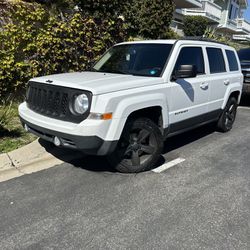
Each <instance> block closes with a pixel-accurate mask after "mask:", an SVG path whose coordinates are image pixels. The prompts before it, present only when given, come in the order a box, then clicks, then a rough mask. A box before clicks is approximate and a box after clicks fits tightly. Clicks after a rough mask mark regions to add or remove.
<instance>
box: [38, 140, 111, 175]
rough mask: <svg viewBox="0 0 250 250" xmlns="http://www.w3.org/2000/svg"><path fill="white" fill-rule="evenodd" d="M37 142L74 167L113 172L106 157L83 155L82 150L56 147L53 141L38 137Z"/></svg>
mask: <svg viewBox="0 0 250 250" xmlns="http://www.w3.org/2000/svg"><path fill="white" fill-rule="evenodd" d="M38 142H39V143H40V145H41V146H42V147H44V149H45V150H46V151H47V152H48V153H49V154H51V155H53V156H54V157H56V158H57V159H59V160H61V161H63V162H65V163H69V164H71V165H73V166H74V167H76V168H82V169H85V170H91V171H95V172H104V171H105V172H106V171H108V172H115V170H114V169H113V168H112V167H111V166H110V164H109V163H108V161H107V160H106V157H101V156H91V155H85V154H84V153H83V152H80V151H77V150H72V149H67V148H59V147H56V146H55V145H54V144H53V143H50V142H47V141H45V140H43V139H41V138H40V139H39V140H38Z"/></svg>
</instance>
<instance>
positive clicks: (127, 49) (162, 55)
mask: <svg viewBox="0 0 250 250" xmlns="http://www.w3.org/2000/svg"><path fill="white" fill-rule="evenodd" d="M171 48H172V44H125V45H118V46H114V47H113V48H111V49H110V50H109V51H108V52H107V53H106V54H105V55H104V56H103V57H102V58H101V59H100V60H99V61H98V62H97V63H96V65H95V66H94V67H93V69H94V70H95V71H98V72H107V73H116V74H131V75H140V76H152V77H159V76H160V75H161V73H162V71H163V69H164V66H165V64H166V62H167V59H168V56H169V54H170V51H171Z"/></svg>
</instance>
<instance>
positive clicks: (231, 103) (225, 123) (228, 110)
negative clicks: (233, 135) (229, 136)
mask: <svg viewBox="0 0 250 250" xmlns="http://www.w3.org/2000/svg"><path fill="white" fill-rule="evenodd" d="M237 108H238V103H237V100H236V98H235V97H230V99H229V100H228V102H227V105H226V107H225V108H224V110H223V112H222V114H221V116H220V119H219V120H218V123H217V129H218V130H219V131H221V132H224V133H225V132H228V131H230V130H231V129H232V127H233V124H234V121H235V118H236V114H237Z"/></svg>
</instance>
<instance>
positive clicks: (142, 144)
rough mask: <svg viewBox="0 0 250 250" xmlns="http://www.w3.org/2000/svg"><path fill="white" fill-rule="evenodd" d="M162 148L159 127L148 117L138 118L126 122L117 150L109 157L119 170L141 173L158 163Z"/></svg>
mask: <svg viewBox="0 0 250 250" xmlns="http://www.w3.org/2000/svg"><path fill="white" fill-rule="evenodd" d="M162 148H163V136H162V133H161V131H160V129H159V127H158V126H157V125H156V124H155V123H154V122H153V121H151V120H150V119H148V118H138V119H135V120H130V121H128V122H127V123H126V125H125V128H124V131H123V133H122V136H121V138H120V140H119V142H118V145H117V147H116V149H115V151H114V152H113V153H112V154H111V155H109V156H108V157H107V159H108V161H109V162H110V164H111V165H112V166H113V167H114V168H115V169H116V170H117V171H118V172H121V173H139V172H143V171H146V170H149V169H152V168H153V167H154V166H155V165H156V164H157V162H158V160H159V158H160V155H161V152H162Z"/></svg>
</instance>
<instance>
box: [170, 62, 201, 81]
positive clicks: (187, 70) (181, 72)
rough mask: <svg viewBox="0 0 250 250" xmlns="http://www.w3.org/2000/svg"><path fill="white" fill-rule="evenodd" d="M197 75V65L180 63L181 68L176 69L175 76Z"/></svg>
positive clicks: (187, 76)
mask: <svg viewBox="0 0 250 250" xmlns="http://www.w3.org/2000/svg"><path fill="white" fill-rule="evenodd" d="M196 76H197V67H196V66H195V65H180V67H179V69H177V70H175V72H174V75H173V78H174V79H175V80H176V79H180V78H191V77H196Z"/></svg>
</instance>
